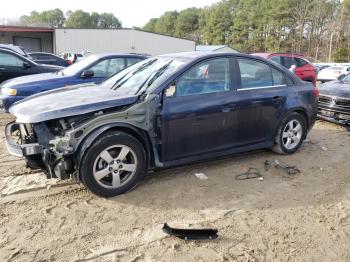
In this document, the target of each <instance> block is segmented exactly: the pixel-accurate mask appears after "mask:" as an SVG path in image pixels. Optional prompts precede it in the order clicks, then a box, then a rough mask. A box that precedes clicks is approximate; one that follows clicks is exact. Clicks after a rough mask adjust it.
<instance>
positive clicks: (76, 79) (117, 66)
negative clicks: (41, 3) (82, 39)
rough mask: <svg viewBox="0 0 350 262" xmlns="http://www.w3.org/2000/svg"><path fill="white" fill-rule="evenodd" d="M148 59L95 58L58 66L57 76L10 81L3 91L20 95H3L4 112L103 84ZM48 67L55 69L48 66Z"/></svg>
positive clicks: (136, 57) (41, 76)
mask: <svg viewBox="0 0 350 262" xmlns="http://www.w3.org/2000/svg"><path fill="white" fill-rule="evenodd" d="M0 52H1V51H0ZM145 58H146V57H145V56H139V55H129V54H98V55H91V56H89V57H87V58H85V59H84V60H81V61H80V62H78V63H75V64H74V65H71V66H69V67H67V68H63V67H56V68H57V69H56V70H54V71H57V70H58V69H60V70H59V71H57V72H55V73H51V74H38V75H35V76H26V77H21V78H15V79H12V80H9V81H7V82H5V83H3V84H2V85H1V87H2V89H7V90H9V89H11V90H16V93H15V94H11V93H10V94H9V93H4V92H3V93H2V105H3V109H4V111H5V112H8V110H9V108H10V106H11V105H12V104H14V103H15V102H18V101H20V100H22V99H24V98H26V97H28V96H31V95H34V94H38V93H41V92H45V91H49V90H53V89H58V88H64V87H68V86H72V85H78V84H91V83H101V82H102V81H104V80H105V79H106V78H108V77H110V76H111V75H114V74H115V73H117V72H119V71H121V70H123V69H125V68H126V67H128V66H130V65H132V64H134V63H136V62H139V61H141V60H143V59H145ZM0 65H1V60H0ZM40 66H44V65H40ZM46 67H53V66H49V65H47V66H46ZM52 71H53V70H52ZM50 72H51V71H50ZM0 79H1V75H0ZM55 101H57V100H55Z"/></svg>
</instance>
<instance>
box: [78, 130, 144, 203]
mask: <svg viewBox="0 0 350 262" xmlns="http://www.w3.org/2000/svg"><path fill="white" fill-rule="evenodd" d="M145 170H146V157H145V151H144V147H143V146H142V144H141V143H140V141H139V140H137V139H136V138H135V137H133V136H131V135H129V134H127V133H124V132H119V131H118V132H113V133H107V134H105V135H103V136H101V137H100V138H98V140H96V142H94V143H93V145H92V146H91V147H90V148H89V149H88V150H87V152H86V153H85V154H84V156H83V159H82V161H81V165H80V168H79V174H80V175H81V180H82V182H83V183H84V185H85V187H86V188H87V189H88V190H89V191H91V192H92V193H94V194H96V195H98V196H101V197H113V196H117V195H120V194H123V193H125V192H127V191H129V190H130V189H132V188H134V187H135V186H136V185H137V184H138V182H139V181H140V179H141V178H142V177H143V175H144V174H145Z"/></svg>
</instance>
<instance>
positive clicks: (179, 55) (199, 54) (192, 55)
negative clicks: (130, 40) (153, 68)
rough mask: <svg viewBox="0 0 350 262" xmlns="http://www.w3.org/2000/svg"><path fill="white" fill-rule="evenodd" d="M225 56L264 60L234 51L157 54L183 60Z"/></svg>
mask: <svg viewBox="0 0 350 262" xmlns="http://www.w3.org/2000/svg"><path fill="white" fill-rule="evenodd" d="M225 56H233V57H246V58H254V59H259V60H262V61H266V60H265V59H264V58H261V57H259V56H254V55H250V54H243V53H234V52H213V51H194V52H180V53H171V54H164V55H159V56H158V57H170V58H174V59H180V60H185V61H193V60H197V59H201V58H210V57H225Z"/></svg>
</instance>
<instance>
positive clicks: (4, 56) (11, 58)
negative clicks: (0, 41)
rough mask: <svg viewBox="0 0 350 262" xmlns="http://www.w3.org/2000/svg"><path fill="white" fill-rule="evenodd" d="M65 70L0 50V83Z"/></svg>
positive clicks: (6, 50)
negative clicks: (20, 77)
mask: <svg viewBox="0 0 350 262" xmlns="http://www.w3.org/2000/svg"><path fill="white" fill-rule="evenodd" d="M63 68H64V67H61V66H53V65H40V64H37V63H35V62H34V61H32V60H30V59H29V58H27V57H24V56H22V55H20V54H18V53H17V52H13V51H10V50H8V49H3V48H0V83H2V82H4V81H5V80H8V79H11V78H15V77H19V76H26V75H33V74H40V73H49V72H56V71H59V70H61V69H63Z"/></svg>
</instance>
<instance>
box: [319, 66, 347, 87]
mask: <svg viewBox="0 0 350 262" xmlns="http://www.w3.org/2000/svg"><path fill="white" fill-rule="evenodd" d="M349 72H350V66H329V67H326V68H324V69H322V70H321V71H320V72H318V75H317V81H321V82H322V83H324V82H328V81H332V80H336V79H337V78H338V77H339V76H341V75H347V74H348V73H349Z"/></svg>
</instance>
